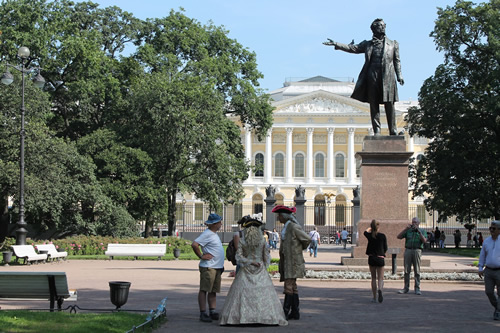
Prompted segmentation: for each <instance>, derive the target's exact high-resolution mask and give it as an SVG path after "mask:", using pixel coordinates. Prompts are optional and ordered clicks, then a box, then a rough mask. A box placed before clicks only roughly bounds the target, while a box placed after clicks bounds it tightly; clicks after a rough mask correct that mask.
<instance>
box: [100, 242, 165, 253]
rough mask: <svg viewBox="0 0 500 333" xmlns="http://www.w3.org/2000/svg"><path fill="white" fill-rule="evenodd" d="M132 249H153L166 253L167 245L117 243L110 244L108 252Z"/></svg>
mask: <svg viewBox="0 0 500 333" xmlns="http://www.w3.org/2000/svg"><path fill="white" fill-rule="evenodd" d="M130 249H137V250H147V249H152V250H155V251H166V250H167V244H115V243H109V244H108V250H130Z"/></svg>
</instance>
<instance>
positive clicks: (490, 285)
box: [478, 221, 500, 320]
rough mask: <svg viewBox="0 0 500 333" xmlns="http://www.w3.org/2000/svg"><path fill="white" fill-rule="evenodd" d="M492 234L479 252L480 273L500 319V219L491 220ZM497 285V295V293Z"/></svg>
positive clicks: (496, 315) (497, 318)
mask: <svg viewBox="0 0 500 333" xmlns="http://www.w3.org/2000/svg"><path fill="white" fill-rule="evenodd" d="M490 234H491V236H490V237H488V238H486V240H485V241H484V244H483V248H482V249H481V253H480V254H479V263H478V269H479V271H478V273H479V276H480V277H483V276H484V292H485V293H486V296H488V299H489V301H490V303H491V305H492V306H493V307H494V308H495V312H493V319H494V320H500V299H499V297H498V296H497V295H499V296H500V237H498V236H499V235H500V221H491V225H490ZM495 286H496V288H497V295H495Z"/></svg>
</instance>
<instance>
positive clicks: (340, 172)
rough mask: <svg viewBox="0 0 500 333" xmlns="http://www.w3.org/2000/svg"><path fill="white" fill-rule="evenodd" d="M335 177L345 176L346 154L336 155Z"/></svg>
mask: <svg viewBox="0 0 500 333" xmlns="http://www.w3.org/2000/svg"><path fill="white" fill-rule="evenodd" d="M335 177H345V166H344V155H342V154H337V155H335Z"/></svg>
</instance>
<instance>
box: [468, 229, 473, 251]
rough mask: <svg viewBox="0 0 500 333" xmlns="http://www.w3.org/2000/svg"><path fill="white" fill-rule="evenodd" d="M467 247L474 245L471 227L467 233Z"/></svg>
mask: <svg viewBox="0 0 500 333" xmlns="http://www.w3.org/2000/svg"><path fill="white" fill-rule="evenodd" d="M467 247H472V232H471V231H470V229H469V232H468V233H467Z"/></svg>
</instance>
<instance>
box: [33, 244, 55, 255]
mask: <svg viewBox="0 0 500 333" xmlns="http://www.w3.org/2000/svg"><path fill="white" fill-rule="evenodd" d="M35 246H36V248H37V250H38V251H47V253H48V254H54V253H57V249H56V246H55V245H54V244H41V245H35Z"/></svg>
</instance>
